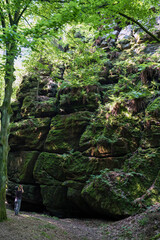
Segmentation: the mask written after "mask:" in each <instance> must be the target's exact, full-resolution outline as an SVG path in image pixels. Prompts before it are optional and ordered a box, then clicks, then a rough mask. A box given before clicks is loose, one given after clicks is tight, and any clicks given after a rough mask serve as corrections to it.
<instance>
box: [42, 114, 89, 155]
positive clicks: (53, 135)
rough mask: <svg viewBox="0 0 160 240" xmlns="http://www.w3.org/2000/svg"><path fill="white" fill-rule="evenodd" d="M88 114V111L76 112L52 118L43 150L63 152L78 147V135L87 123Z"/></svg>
mask: <svg viewBox="0 0 160 240" xmlns="http://www.w3.org/2000/svg"><path fill="white" fill-rule="evenodd" d="M90 116H91V113H89V112H78V113H73V114H69V115H57V116H55V117H54V118H52V121H51V128H50V131H49V134H48V136H47V139H46V141H45V150H46V151H49V152H56V153H64V152H69V151H71V150H73V149H76V148H78V146H79V139H80V136H81V135H82V133H83V132H84V130H85V128H86V126H87V124H89V121H90Z"/></svg>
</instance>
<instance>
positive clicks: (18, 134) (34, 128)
mask: <svg viewBox="0 0 160 240" xmlns="http://www.w3.org/2000/svg"><path fill="white" fill-rule="evenodd" d="M49 126H50V118H43V119H42V118H30V119H25V120H22V121H19V122H15V123H14V124H12V126H11V134H10V139H9V143H10V147H11V149H14V151H15V150H20V149H23V150H40V149H42V147H43V144H44V141H45V138H46V136H47V133H48V130H49Z"/></svg>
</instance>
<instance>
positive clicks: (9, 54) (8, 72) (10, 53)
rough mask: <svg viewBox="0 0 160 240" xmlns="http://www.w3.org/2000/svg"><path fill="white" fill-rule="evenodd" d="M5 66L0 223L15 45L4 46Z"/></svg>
mask: <svg viewBox="0 0 160 240" xmlns="http://www.w3.org/2000/svg"><path fill="white" fill-rule="evenodd" d="M6 49H7V51H6V64H5V77H4V80H5V96H4V100H3V104H2V107H1V131H0V221H3V220H6V219H7V214H6V207H5V200H6V184H7V159H8V152H9V144H8V138H9V124H10V116H11V95H12V83H13V81H14V75H13V73H14V59H15V55H16V46H15V43H12V44H11V46H10V45H9V44H6Z"/></svg>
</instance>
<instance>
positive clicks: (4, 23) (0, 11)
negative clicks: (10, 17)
mask: <svg viewBox="0 0 160 240" xmlns="http://www.w3.org/2000/svg"><path fill="white" fill-rule="evenodd" d="M0 19H1V24H2V28H3V34H5V31H4V29H5V27H6V22H5V17H4V14H3V10H2V8H1V7H0Z"/></svg>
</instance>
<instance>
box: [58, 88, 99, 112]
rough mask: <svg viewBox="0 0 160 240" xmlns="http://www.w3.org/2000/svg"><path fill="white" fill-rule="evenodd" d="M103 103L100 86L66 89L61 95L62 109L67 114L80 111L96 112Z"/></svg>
mask: <svg viewBox="0 0 160 240" xmlns="http://www.w3.org/2000/svg"><path fill="white" fill-rule="evenodd" d="M99 101H101V95H100V90H99V87H98V86H95V85H93V86H92V85H90V86H86V87H81V88H76V87H74V88H66V89H63V90H61V91H60V93H59V105H60V108H61V109H62V110H63V111H64V112H66V113H72V112H78V111H91V112H92V111H95V110H96V109H97V108H98V106H99Z"/></svg>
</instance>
